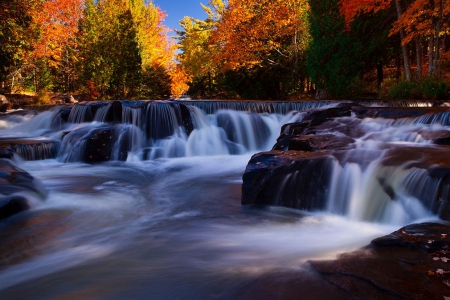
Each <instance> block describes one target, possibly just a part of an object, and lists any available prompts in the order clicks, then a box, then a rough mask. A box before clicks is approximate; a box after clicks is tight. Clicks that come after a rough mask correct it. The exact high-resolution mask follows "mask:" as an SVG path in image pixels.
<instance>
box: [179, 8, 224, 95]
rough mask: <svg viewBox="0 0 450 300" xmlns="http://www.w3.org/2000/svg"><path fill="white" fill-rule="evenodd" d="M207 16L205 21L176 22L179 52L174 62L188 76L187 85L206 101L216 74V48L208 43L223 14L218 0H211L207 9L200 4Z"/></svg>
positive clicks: (186, 18) (192, 19) (190, 19)
mask: <svg viewBox="0 0 450 300" xmlns="http://www.w3.org/2000/svg"><path fill="white" fill-rule="evenodd" d="M201 6H202V8H203V10H204V11H205V13H206V14H207V18H206V19H205V20H200V19H194V18H191V17H187V16H186V17H184V18H183V19H182V20H181V21H180V26H181V28H182V29H181V30H179V31H177V34H178V40H179V48H180V50H181V53H180V55H179V56H178V60H179V61H180V63H181V64H182V69H183V70H185V72H187V73H189V75H190V76H192V78H191V79H192V80H189V81H190V82H195V83H194V84H196V85H197V86H199V87H200V89H203V91H202V92H201V93H200V94H202V95H203V96H205V95H208V96H209V97H210V98H211V97H212V93H213V91H212V90H213V85H214V83H215V77H216V75H217V74H218V71H219V70H218V65H217V63H216V62H215V61H214V55H215V53H216V52H217V50H218V49H217V46H216V45H214V44H212V43H210V38H211V33H212V31H213V30H214V28H215V27H216V25H217V22H218V20H220V19H221V17H222V14H223V13H224V11H225V3H224V2H223V1H222V0H211V1H209V2H208V5H207V6H206V5H203V4H201Z"/></svg>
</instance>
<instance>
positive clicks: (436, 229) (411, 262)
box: [309, 223, 450, 299]
mask: <svg viewBox="0 0 450 300" xmlns="http://www.w3.org/2000/svg"><path fill="white" fill-rule="evenodd" d="M309 264H310V265H311V267H312V268H313V269H314V270H315V271H316V272H318V273H319V274H320V275H322V276H323V278H325V279H326V280H327V281H328V282H330V283H332V284H333V285H335V286H337V287H339V288H341V289H342V290H344V291H346V292H348V293H349V297H350V295H351V296H352V298H354V299H448V298H447V297H450V225H449V224H447V223H445V224H444V223H443V224H441V223H422V224H413V225H408V226H405V227H403V228H401V229H399V230H397V231H395V232H393V233H392V234H390V235H387V236H384V237H380V238H377V239H375V240H373V241H372V242H371V244H370V245H368V246H366V247H364V248H362V249H359V250H357V251H355V252H351V253H347V254H343V255H341V256H340V257H339V258H338V259H336V260H331V261H310V262H309Z"/></svg>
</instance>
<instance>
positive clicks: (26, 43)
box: [0, 0, 39, 89]
mask: <svg viewBox="0 0 450 300" xmlns="http://www.w3.org/2000/svg"><path fill="white" fill-rule="evenodd" d="M38 4H39V1H38V0H2V1H0V45H1V46H0V82H1V84H2V86H1V88H2V89H3V88H5V80H6V79H7V77H8V76H10V77H12V78H14V77H15V74H20V69H21V67H22V65H23V61H24V58H25V57H26V56H27V55H28V52H30V51H31V50H32V49H33V42H34V40H35V38H36V36H37V32H36V30H35V28H33V26H32V25H33V23H32V20H33V13H34V12H35V11H36V6H37V5H38ZM13 82H14V80H12V83H13ZM12 85H14V84H12Z"/></svg>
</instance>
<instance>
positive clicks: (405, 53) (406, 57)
mask: <svg viewBox="0 0 450 300" xmlns="http://www.w3.org/2000/svg"><path fill="white" fill-rule="evenodd" d="M395 8H396V9H397V16H398V18H399V19H400V17H401V16H402V13H403V12H402V7H401V4H400V0H395ZM404 39H405V31H404V30H403V29H400V43H401V45H402V53H403V66H404V68H405V77H406V80H408V81H410V80H411V66H410V64H409V53H408V46H407V45H403V40H404Z"/></svg>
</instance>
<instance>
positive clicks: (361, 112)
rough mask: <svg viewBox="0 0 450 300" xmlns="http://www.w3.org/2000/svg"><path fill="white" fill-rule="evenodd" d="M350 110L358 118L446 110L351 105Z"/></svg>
mask: <svg viewBox="0 0 450 300" xmlns="http://www.w3.org/2000/svg"><path fill="white" fill-rule="evenodd" d="M352 111H353V112H354V113H355V114H356V116H357V117H358V118H385V119H398V118H409V117H419V116H424V115H426V114H431V113H438V112H443V111H447V109H445V108H424V107H364V106H352Z"/></svg>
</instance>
